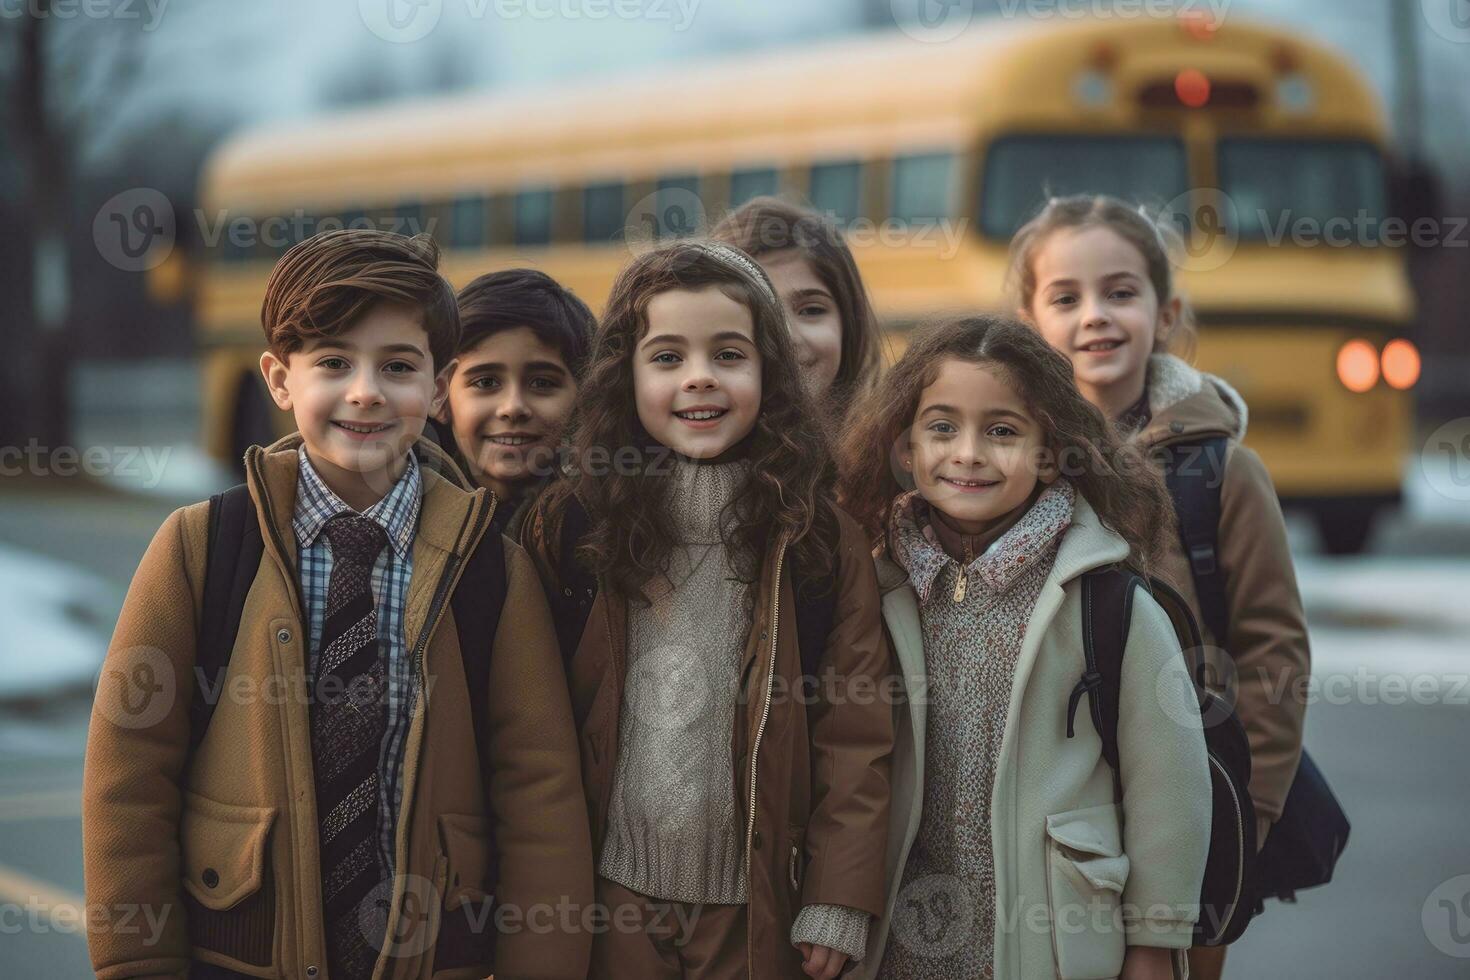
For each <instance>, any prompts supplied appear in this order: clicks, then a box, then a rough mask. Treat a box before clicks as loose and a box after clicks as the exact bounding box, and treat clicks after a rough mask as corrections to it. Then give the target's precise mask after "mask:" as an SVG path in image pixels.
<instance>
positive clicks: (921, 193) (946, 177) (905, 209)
mask: <svg viewBox="0 0 1470 980" xmlns="http://www.w3.org/2000/svg"><path fill="white" fill-rule="evenodd" d="M892 201H893V203H892V206H891V208H890V213H891V215H892V217H894V218H895V219H897V220H898V221H901V222H903V224H904V225H906V226H909V227H911V228H912V227H920V228H924V227H933V226H935V225H937V224H939V223H940V222H941V221H943V220H944V219H945V218H948V217H949V216H950V215H951V214H952V213H953V212H954V205H953V201H954V154H953V153H947V152H941V153H913V154H908V155H906V156H901V157H895V158H894V161H893V197H892Z"/></svg>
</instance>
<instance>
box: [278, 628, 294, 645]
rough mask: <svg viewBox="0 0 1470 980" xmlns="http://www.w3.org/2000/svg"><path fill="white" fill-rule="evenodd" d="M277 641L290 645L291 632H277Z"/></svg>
mask: <svg viewBox="0 0 1470 980" xmlns="http://www.w3.org/2000/svg"><path fill="white" fill-rule="evenodd" d="M276 639H277V640H279V641H280V642H281V643H290V642H291V631H290V630H286V629H282V630H276Z"/></svg>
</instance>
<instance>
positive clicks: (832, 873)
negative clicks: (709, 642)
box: [523, 496, 896, 980]
mask: <svg viewBox="0 0 1470 980" xmlns="http://www.w3.org/2000/svg"><path fill="white" fill-rule="evenodd" d="M550 500H551V497H550V496H543V497H542V498H541V501H540V502H538V506H537V507H536V508H535V510H534V511H533V512H532V514H531V517H530V520H528V521H527V523H526V527H525V533H524V535H523V543H525V544H526V546H527V550H528V551H529V552H530V553H531V557H532V559H533V560H534V561H535V563H536V567H537V570H538V571H540V572H541V575H542V578H543V580H544V582H545V584H546V588H547V589H548V591H550V590H553V589H555V590H560V589H561V588H562V587H563V586H562V585H561V580H560V578H559V576H558V571H557V560H558V555H559V554H560V550H559V548H560V537H559V535H560V521H561V515H560V514H559V513H557V512H556V511H555V508H554V505H551V504H550ZM838 520H839V524H840V528H841V537H840V541H839V543H838V548H837V554H836V566H837V567H836V575H835V578H836V582H835V588H836V589H837V596H836V609H835V615H834V617H833V626H832V631H831V633H830V634H829V636H828V638H827V646H826V653H825V655H824V656H823V659H822V667H821V670H820V672H819V673H820V675H821V676H822V677H823V678H824V682H823V683H824V685H825V686H824V687H822V688H819V690H818V693H817V695H816V698H815V699H814V702H813V703H812V704H810V705H808V704H804V703H803V701H804V700H807V699H806V698H804V697H803V696H802V694H801V688H800V686H799V684H798V678H800V676H801V673H802V668H801V653H800V650H799V649H798V645H797V642H796V641H797V635H796V603H795V597H794V592H793V585H792V574H791V567H790V566H791V559H790V557H789V556H788V555H787V551H786V547H785V543H784V542H778V543H777V544H776V545H775V546H773V547H771V548H770V549H769V550H768V551H767V553H766V555H765V558H764V561H763V562H762V564H761V573H760V579H759V581H758V582H757V584H756V587H755V590H754V592H755V607H754V608H755V618H754V622H753V623H752V624H751V628H750V632H749V634H748V635H747V637H746V642H745V652H744V659H743V667H742V670H741V675H740V689H739V693H738V698H739V701H738V707H737V710H736V715H735V731H734V732H733V733H732V740H731V750H730V752H731V754H730V757H731V759H733V760H734V765H733V772H732V774H731V778H732V779H734V780H735V786H736V794H735V795H736V799H737V800H738V802H739V806H740V808H741V814H742V818H743V820H744V822H745V827H746V835H745V842H744V851H745V856H746V868H747V880H748V885H749V887H748V889H747V894H748V895H749V904H748V906H747V913H746V914H747V920H746V922H747V935H748V941H747V950H746V957H747V973H746V975H747V976H749V977H752V978H758V980H779V978H793V980H795V978H802V977H805V974H804V973H803V972H802V969H801V955H800V953H799V952H798V951H797V950H796V949H795V948H794V947H793V946H792V945H791V943H790V940H789V933H790V931H791V926H792V923H793V921H794V920H795V918H796V913H797V912H799V911H800V910H801V909H802V908H804V907H806V906H808V905H845V906H847V907H849V908H853V909H858V910H860V911H863V912H868V913H869V914H871V915H873V916H874V917H875V919H876V917H878V916H880V915H881V914H882V912H883V909H884V903H885V897H886V896H885V891H884V888H885V882H884V880H883V874H884V871H883V854H884V849H885V847H886V843H887V835H888V809H889V795H890V790H889V783H888V777H889V766H890V762H891V755H892V752H893V739H894V721H893V715H894V708H893V705H894V702H895V697H894V692H893V690H892V685H893V684H894V683H895V682H896V677H895V670H894V664H893V657H892V651H891V648H890V646H889V643H888V639H887V636H886V634H885V632H884V629H883V624H882V618H881V608H880V603H879V597H878V582H877V577H876V575H875V573H874V570H873V559H872V555H871V552H870V551H869V548H868V544H867V541H866V539H865V538H864V536H863V533H862V531H861V530H859V528H858V526H857V524H856V523H855V522H854V521H853V520H852V519H851V518H850V517H848V516H847V515H846V514H843V513H841V512H840V511H839V512H838ZM627 617H628V604H627V600H624V599H615V598H614V597H613V594H612V593H611V592H609V591H608V590H605V589H599V590H598V592H597V595H596V598H595V599H594V600H593V603H592V606H591V609H590V610H589V612H588V614H587V622H586V625H585V627H584V628H583V631H582V637H581V640H580V642H579V644H578V646H577V648H576V652H575V654H574V655H573V656H572V660H571V663H570V664H569V665H568V676H569V681H570V686H571V693H572V713H573V715H574V716H575V718H576V722H577V734H578V737H579V738H580V741H581V749H582V779H583V785H584V787H585V789H586V792H587V809H588V814H589V816H590V822H591V825H592V839H593V841H594V842H595V844H594V851H597V850H600V848H601V845H602V840H603V835H604V833H605V832H606V829H607V812H608V801H609V798H610V793H611V792H612V788H613V775H614V773H615V772H616V771H617V748H618V723H619V717H620V711H621V709H622V702H623V686H624V681H625V678H626V671H627V649H626V642H627ZM829 677H830V678H835V680H833V681H828V680H827V678H829ZM832 691H836V692H838V693H837V695H836V696H835V697H829V696H827V694H828V693H830V692H832Z"/></svg>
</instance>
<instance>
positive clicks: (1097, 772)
mask: <svg viewBox="0 0 1470 980" xmlns="http://www.w3.org/2000/svg"><path fill="white" fill-rule="evenodd" d="M839 458H840V460H841V466H842V490H843V500H844V503H845V505H846V506H847V507H848V508H849V509H850V510H851V511H852V513H853V515H854V516H855V517H856V518H857V519H858V520H860V521H862V522H863V523H864V525H865V526H866V527H867V528H868V529H869V530H870V531H871V532H872V533H873V534H874V535H875V536H879V537H881V540H882V542H883V551H882V553H881V555H880V557H879V559H878V568H879V580H880V583H881V585H882V587H883V588H884V590H885V594H884V597H883V614H884V621H885V623H886V625H887V626H888V629H889V632H890V634H891V635H892V637H893V642H894V646H895V648H896V650H897V653H898V657H899V661H900V664H901V666H902V668H903V673H904V678H905V683H906V688H907V692H908V698H907V699H906V702H905V703H903V704H901V705H900V712H899V727H898V732H899V734H898V741H897V743H896V746H895V751H894V762H893V786H894V796H893V809H892V823H891V825H890V829H889V847H888V852H887V863H886V870H887V873H888V880H889V892H888V900H887V909H886V914H885V916H884V918H883V920H882V921H881V922H880V924H879V926H878V927H877V928H876V930H875V931H874V938H873V941H872V943H871V947H872V948H871V950H870V952H869V958H868V959H867V960H866V961H865V962H864V963H863V964H861V965H860V973H859V975H860V976H863V977H875V976H877V977H883V978H886V980H921V978H930V977H967V978H968V977H1004V978H1007V980H1014V978H1024V980H1031V978H1043V977H1060V978H1064V980H1084V978H1088V980H1090V978H1097V977H1117V976H1120V975H1121V976H1122V977H1123V978H1125V980H1145V978H1149V980H1163V978H1168V977H1171V976H1174V975H1176V970H1177V969H1178V968H1179V967H1180V965H1181V964H1180V960H1181V959H1182V952H1181V951H1182V949H1183V948H1184V947H1186V946H1188V944H1189V942H1190V938H1191V934H1192V928H1193V924H1194V922H1195V920H1196V919H1197V917H1198V903H1199V896H1200V885H1201V881H1202V879H1203V876H1204V869H1205V856H1206V853H1207V849H1208V843H1209V831H1210V780H1209V775H1208V770H1207V768H1206V767H1207V762H1206V757H1205V744H1204V737H1203V734H1202V732H1201V727H1200V715H1199V710H1198V706H1197V703H1196V702H1195V698H1194V693H1193V689H1192V687H1191V686H1190V682H1189V679H1188V674H1187V671H1186V668H1185V665H1184V660H1183V658H1182V656H1181V655H1180V650H1179V643H1178V640H1177V639H1176V637H1175V634H1174V631H1173V628H1172V627H1171V626H1170V624H1169V621H1168V619H1167V617H1166V616H1165V614H1164V612H1163V610H1161V609H1160V608H1159V607H1158V605H1157V604H1156V603H1154V602H1153V600H1152V599H1150V598H1149V597H1148V596H1147V595H1146V594H1144V593H1141V592H1139V593H1136V594H1135V597H1134V600H1133V605H1132V616H1131V620H1130V621H1129V622H1130V625H1129V630H1128V645H1127V648H1126V651H1125V656H1124V657H1123V661H1122V664H1123V667H1122V676H1121V684H1120V693H1121V700H1120V703H1119V713H1118V719H1119V720H1118V733H1119V734H1118V750H1119V755H1118V758H1119V763H1120V765H1119V769H1120V772H1121V777H1122V778H1121V782H1116V783H1115V779H1114V772H1113V769H1112V766H1111V765H1110V764H1109V763H1108V762H1107V761H1106V759H1105V757H1104V755H1103V751H1102V742H1101V740H1100V738H1099V736H1098V734H1097V731H1096V730H1095V729H1094V728H1092V727H1089V726H1087V725H1086V724H1085V722H1084V723H1082V724H1079V725H1077V726H1076V727H1075V729H1074V730H1073V731H1072V732H1070V733H1069V731H1068V728H1069V726H1068V724H1067V718H1068V702H1069V696H1070V693H1071V692H1072V690H1073V688H1074V686H1075V684H1076V682H1077V679H1078V678H1079V677H1081V676H1082V674H1083V673H1084V671H1085V670H1086V661H1085V658H1084V650H1083V637H1082V623H1083V619H1082V614H1083V609H1082V605H1083V600H1082V575H1083V573H1085V572H1088V571H1090V570H1092V569H1096V568H1101V567H1105V566H1109V565H1113V564H1117V563H1119V562H1123V561H1125V560H1127V559H1129V558H1130V557H1131V558H1132V559H1133V560H1134V561H1135V562H1136V563H1138V564H1140V565H1144V566H1147V565H1148V564H1149V562H1150V560H1151V558H1152V557H1153V556H1154V555H1155V554H1156V553H1157V549H1158V545H1159V543H1160V542H1159V538H1160V528H1161V527H1163V526H1164V518H1165V517H1166V516H1167V513H1168V498H1167V496H1166V495H1165V492H1164V487H1163V485H1162V481H1161V480H1160V479H1159V477H1158V476H1157V474H1155V473H1153V472H1152V471H1151V470H1149V469H1148V468H1147V467H1146V466H1144V465H1142V464H1141V461H1139V460H1138V458H1137V453H1136V451H1134V450H1133V449H1131V448H1129V447H1127V446H1124V445H1121V444H1120V443H1119V441H1118V440H1117V438H1116V437H1115V436H1114V435H1113V434H1112V432H1111V430H1110V428H1109V427H1108V425H1107V423H1106V421H1105V420H1104V419H1103V418H1102V416H1101V415H1100V414H1099V413H1098V412H1097V410H1096V409H1095V408H1093V407H1092V406H1091V405H1089V404H1088V403H1087V402H1086V401H1084V400H1083V399H1082V397H1081V396H1080V395H1079V394H1078V393H1077V390H1076V389H1075V388H1074V387H1073V385H1072V378H1071V368H1070V366H1069V365H1068V364H1067V362H1066V359H1065V358H1063V357H1062V356H1061V355H1059V354H1057V353H1056V352H1055V351H1053V350H1052V349H1051V348H1049V347H1048V346H1047V345H1046V343H1045V342H1044V341H1042V340H1041V339H1040V338H1039V337H1038V336H1036V334H1035V333H1034V332H1032V331H1031V330H1029V329H1027V328H1026V327H1025V326H1023V325H1021V324H1019V323H1017V322H1015V321H1011V320H1005V319H1001V318H988V317H981V318H973V319H965V320H960V321H957V322H954V323H950V324H948V325H946V326H944V327H942V328H940V329H938V330H936V331H933V332H932V333H929V334H928V335H925V336H922V337H920V338H919V339H918V340H916V341H915V342H914V343H913V345H912V346H910V347H909V349H908V351H907V352H906V353H905V354H904V356H903V358H902V359H901V360H900V361H899V362H898V364H897V365H896V366H895V367H894V369H893V370H892V372H890V374H889V375H888V377H887V379H886V380H885V383H884V385H883V387H882V389H881V390H880V391H878V392H875V393H874V394H872V395H870V396H869V397H867V398H865V399H864V400H863V401H861V402H859V403H858V405H857V406H855V408H854V411H853V415H852V417H851V420H850V427H849V431H848V432H847V434H846V437H845V438H844V440H843V445H842V451H841V453H840V457H839Z"/></svg>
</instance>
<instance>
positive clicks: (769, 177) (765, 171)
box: [730, 167, 777, 208]
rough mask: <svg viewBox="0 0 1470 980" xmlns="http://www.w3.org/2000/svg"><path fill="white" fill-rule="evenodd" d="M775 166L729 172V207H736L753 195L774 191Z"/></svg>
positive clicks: (767, 193)
mask: <svg viewBox="0 0 1470 980" xmlns="http://www.w3.org/2000/svg"><path fill="white" fill-rule="evenodd" d="M776 185H777V179H776V168H775V167H753V168H750V169H748V170H736V171H734V172H733V173H731V174H730V207H731V208H738V207H740V205H742V204H744V203H745V202H746V201H748V200H750V199H751V198H753V197H763V196H766V195H771V194H775V193H776Z"/></svg>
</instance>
